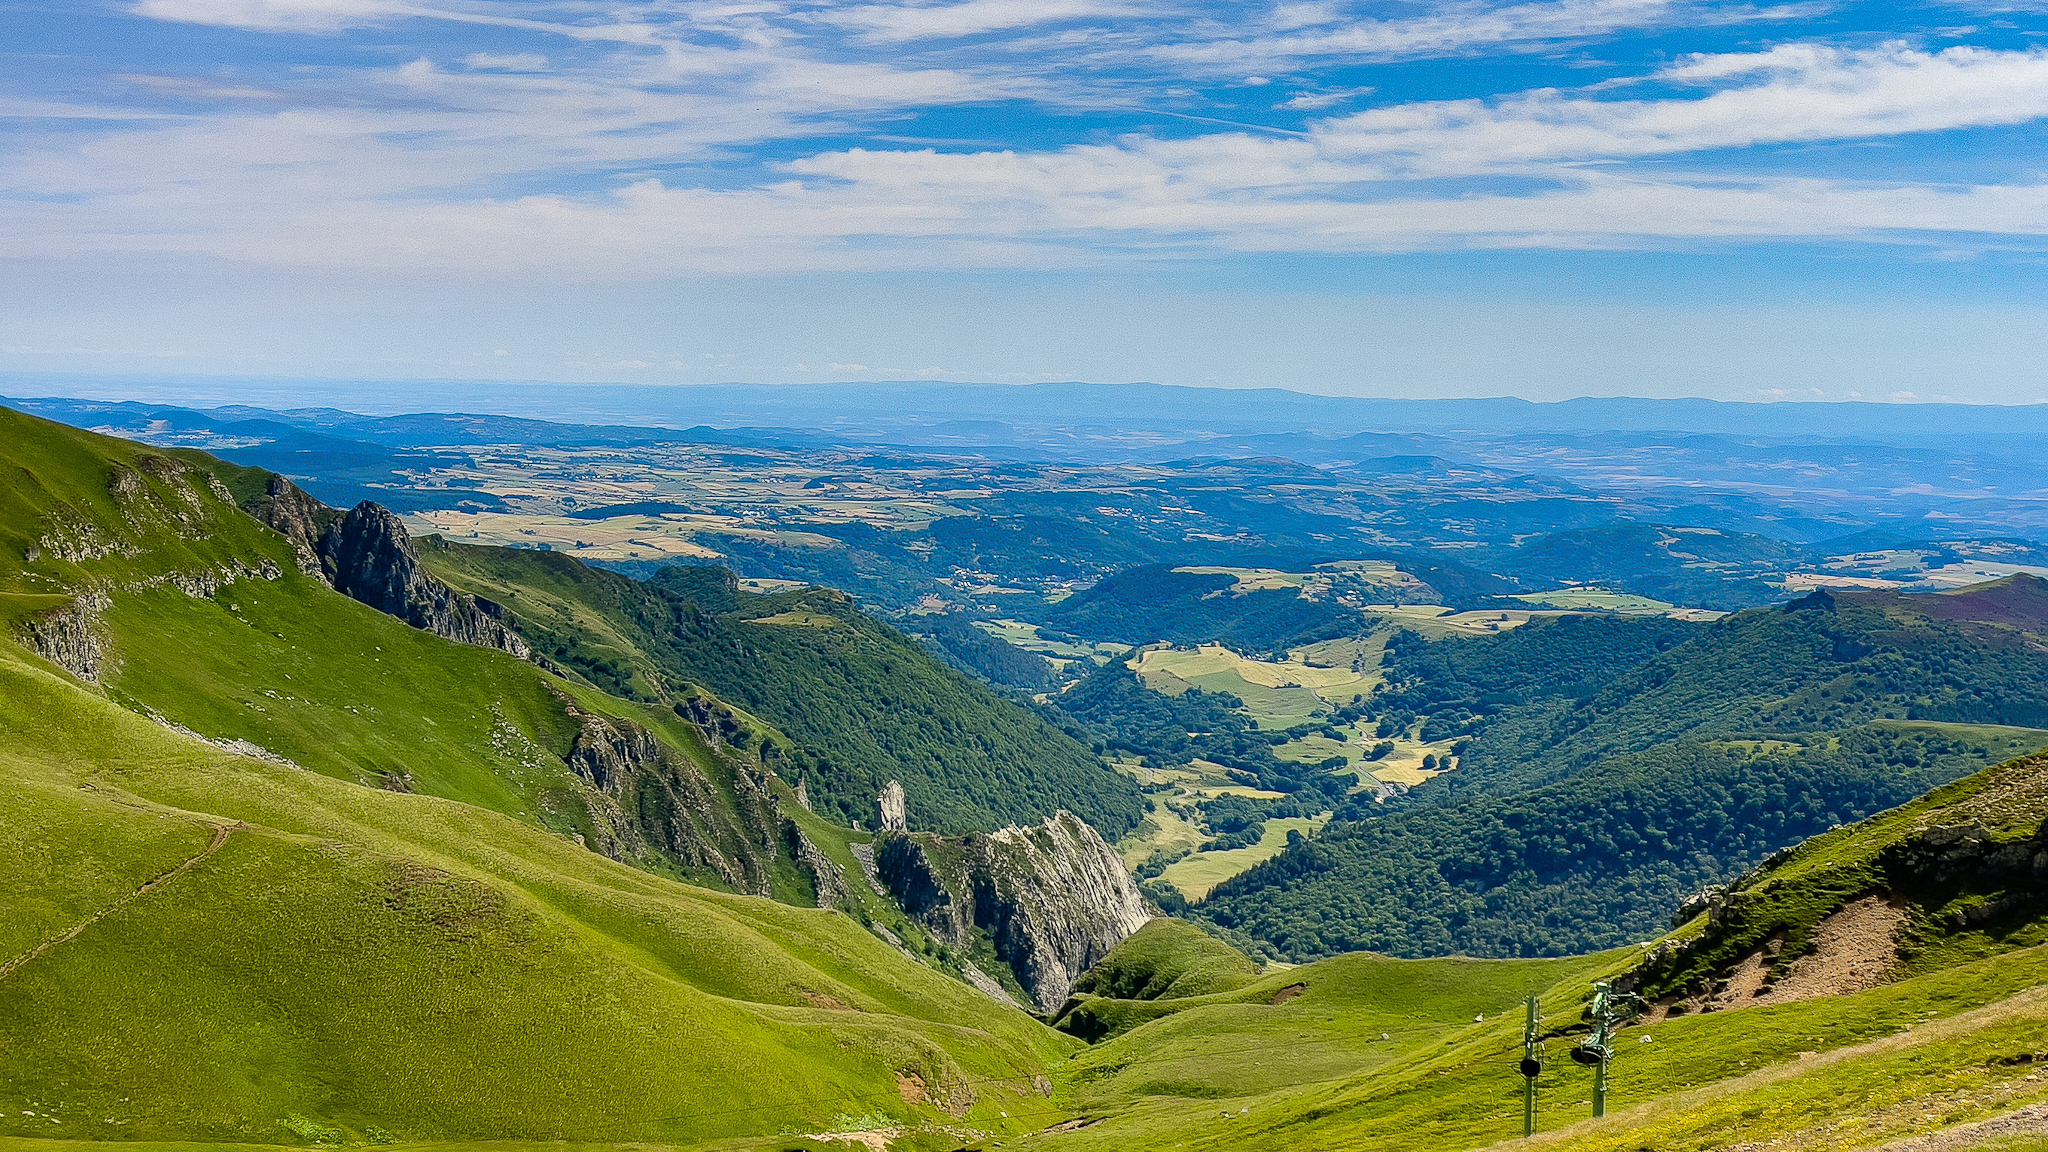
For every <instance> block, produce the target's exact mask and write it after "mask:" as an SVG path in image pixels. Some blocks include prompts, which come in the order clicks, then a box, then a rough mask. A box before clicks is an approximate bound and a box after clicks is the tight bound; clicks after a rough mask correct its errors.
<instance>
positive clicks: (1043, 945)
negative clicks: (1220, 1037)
mask: <svg viewBox="0 0 2048 1152" xmlns="http://www.w3.org/2000/svg"><path fill="white" fill-rule="evenodd" d="M928 843H929V844H931V845H934V846H937V845H940V844H941V843H942V842H941V841H939V840H937V839H936V838H934V837H931V836H928V835H923V834H920V835H919V836H903V835H897V836H887V837H884V838H883V839H881V840H880V841H878V847H877V851H876V862H877V864H878V866H879V867H878V871H879V872H880V874H881V878H882V880H883V881H884V882H885V883H886V884H887V885H888V887H889V891H890V893H891V894H892V895H894V896H895V897H896V899H897V901H898V903H900V904H901V905H902V906H903V909H904V910H905V911H906V912H909V913H910V914H911V915H912V916H914V917H916V918H917V920H918V922H919V923H921V924H922V925H924V927H925V928H926V929H927V930H928V931H930V932H931V933H932V934H933V935H935V936H937V937H938V938H939V939H941V940H944V941H946V942H947V943H949V944H953V945H956V946H957V945H961V944H964V943H965V942H966V941H967V939H968V937H969V935H970V934H971V932H972V931H973V930H974V929H976V928H979V929H981V930H982V931H985V932H987V933H988V935H989V939H990V941H991V942H992V943H994V945H995V949H996V953H997V954H998V955H1000V956H1001V957H1002V958H1003V959H1004V960H1005V961H1006V962H1008V964H1009V966H1010V970H1011V971H1012V972H1014V973H1015V974H1016V976H1017V981H1018V983H1020V984H1022V985H1023V986H1024V987H1025V989H1026V990H1027V991H1029V992H1030V993H1031V998H1032V1000H1033V1001H1035V1002H1036V1003H1037V1006H1038V1008H1039V1010H1040V1011H1043V1012H1046V1013H1048V1014H1050V1013H1052V1012H1055V1011H1057V1010H1058V1009H1059V1007H1060V1005H1061V1004H1063V1003H1064V1002H1065V1001H1066V999H1067V997H1068V996H1069V995H1070V994H1072V992H1073V990H1074V981H1076V980H1078V979H1080V977H1081V974H1082V973H1084V972H1086V971H1087V970H1088V969H1089V968H1091V967H1093V966H1094V965H1095V963H1096V962H1097V961H1099V960H1101V959H1102V958H1103V957H1104V956H1105V955H1107V954H1108V953H1109V950H1110V949H1111V948H1114V947H1116V946H1117V945H1118V944H1119V943H1121V942H1122V941H1123V940H1124V938H1125V937H1128V936H1129V935H1130V934H1131V933H1133V932H1136V931H1137V930H1138V929H1139V928H1140V927H1142V926H1143V925H1144V923H1145V922H1146V921H1147V920H1150V919H1151V918H1152V912H1151V909H1150V907H1149V906H1148V905H1147V904H1146V903H1145V897H1144V896H1143V895H1142V894H1141V893H1140V892H1139V891H1138V885H1137V883H1136V882H1135V881H1133V880H1132V879H1131V874H1130V872H1129V871H1127V870H1126V869H1125V868H1124V864H1123V861H1122V860H1121V859H1119V858H1118V856H1117V854H1116V850H1115V849H1113V848H1111V847H1110V846H1109V844H1108V842H1107V841H1105V840H1103V838H1102V836H1101V834H1100V833H1098V832H1096V831H1095V829H1094V828H1092V827H1090V826H1089V825H1088V823H1087V822H1086V821H1084V820H1082V819H1081V818H1080V817H1078V816H1075V815H1074V814H1073V813H1071V812H1060V813H1059V814H1057V815H1055V816H1053V817H1051V818H1049V819H1047V820H1046V821H1045V822H1044V823H1043V824H1036V825H1032V826H1031V827H1028V828H1017V827H1011V828H1005V829H1003V830H1002V831H1000V832H995V833H992V834H982V833H971V834H969V835H968V836H966V837H963V838H962V839H960V840H957V841H944V842H943V844H945V845H948V846H950V847H949V848H948V849H947V850H945V851H941V852H939V853H937V854H934V853H932V852H927V851H926V845H927V844H928ZM941 859H944V860H950V861H954V863H949V864H944V865H942V864H940V863H939V861H940V860H941Z"/></svg>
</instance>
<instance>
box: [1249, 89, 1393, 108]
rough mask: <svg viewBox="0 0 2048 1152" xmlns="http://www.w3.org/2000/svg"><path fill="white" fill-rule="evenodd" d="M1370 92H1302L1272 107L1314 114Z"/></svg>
mask: <svg viewBox="0 0 2048 1152" xmlns="http://www.w3.org/2000/svg"><path fill="white" fill-rule="evenodd" d="M1371 91H1372V89H1371V88H1370V87H1366V88H1335V89H1331V90H1329V91H1326V92H1302V93H1299V94H1297V95H1295V96H1294V97H1292V98H1290V99H1287V100H1282V101H1281V102H1280V103H1278V104H1275V105H1273V107H1275V108H1287V109H1291V110H1296V111H1304V112H1315V111H1319V110H1321V109H1324V108H1333V107H1335V106H1337V105H1339V104H1342V103H1344V102H1345V101H1346V100H1352V99H1356V98H1357V97H1360V96H1364V95H1366V94H1367V93H1370V92H1371Z"/></svg>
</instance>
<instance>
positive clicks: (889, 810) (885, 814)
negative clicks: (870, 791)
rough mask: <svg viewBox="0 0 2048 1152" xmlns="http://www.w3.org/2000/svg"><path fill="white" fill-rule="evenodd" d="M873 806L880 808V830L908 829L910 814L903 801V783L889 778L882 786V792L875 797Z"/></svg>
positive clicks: (906, 830)
mask: <svg viewBox="0 0 2048 1152" xmlns="http://www.w3.org/2000/svg"><path fill="white" fill-rule="evenodd" d="M875 807H876V808H877V809H879V810H880V814H881V819H882V825H881V827H882V831H884V832H908V831H910V815H909V812H908V810H907V809H906V807H905V805H904V801H903V783H902V781H900V780H891V781H889V782H888V783H887V784H884V785H883V786H882V794H881V795H880V796H877V797H875Z"/></svg>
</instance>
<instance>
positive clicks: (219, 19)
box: [134, 0, 414, 32]
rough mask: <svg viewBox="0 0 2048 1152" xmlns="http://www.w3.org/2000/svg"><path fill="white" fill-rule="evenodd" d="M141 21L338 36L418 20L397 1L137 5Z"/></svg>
mask: <svg viewBox="0 0 2048 1152" xmlns="http://www.w3.org/2000/svg"><path fill="white" fill-rule="evenodd" d="M134 10H135V12H136V14H137V15H141V16H147V17H149V18H150V19H152V20H169V21H173V22H176V23H182V24H220V25H226V26H228V27H231V28H255V29H261V30H263V31H267V32H338V31H340V30H342V29H344V28H357V27H362V26H363V25H368V24H380V23H383V22H385V21H389V20H392V19H396V18H399V17H403V16H409V15H413V14H414V9H413V6H412V5H410V4H404V3H399V2H397V0H138V2H137V3H136V5H135V9H134Z"/></svg>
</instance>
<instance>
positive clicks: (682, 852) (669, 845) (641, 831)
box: [562, 697, 851, 908]
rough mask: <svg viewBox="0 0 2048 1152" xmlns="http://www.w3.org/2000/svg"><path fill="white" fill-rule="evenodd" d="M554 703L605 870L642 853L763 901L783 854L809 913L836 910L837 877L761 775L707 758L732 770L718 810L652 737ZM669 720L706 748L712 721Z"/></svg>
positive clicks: (750, 766) (737, 763) (704, 782)
mask: <svg viewBox="0 0 2048 1152" xmlns="http://www.w3.org/2000/svg"><path fill="white" fill-rule="evenodd" d="M563 703H564V704H565V705H566V711H567V712H568V714H569V715H570V717H571V718H572V719H574V720H576V721H577V723H578V724H579V725H580V726H581V727H580V729H579V730H578V731H577V733H576V739H575V741H574V743H572V744H571V745H570V748H569V752H568V754H567V755H565V756H563V757H562V759H563V762H564V763H566V764H568V766H569V767H570V768H571V769H572V770H574V771H575V773H576V775H577V776H578V777H580V778H581V779H582V781H583V782H584V784H586V785H588V795H587V797H586V804H585V808H586V811H587V812H588V813H589V815H590V818H591V822H592V825H593V830H594V831H595V832H596V842H595V843H594V844H591V845H590V847H592V848H595V849H596V850H597V851H599V852H601V853H603V854H604V855H606V856H610V857H611V858H613V859H615V860H628V859H631V858H633V857H636V856H639V855H641V854H642V853H644V852H646V851H647V850H648V849H650V848H652V849H654V850H657V851H659V852H661V853H662V854H663V855H665V856H667V857H668V858H669V859H671V860H674V861H676V862H677V863H680V864H682V865H684V866H685V867H690V868H703V869H706V870H708V871H711V872H715V873H717V874H718V876H719V878H720V879H722V880H724V881H725V882H726V884H728V885H730V886H731V887H732V888H733V889H734V890H735V891H739V892H748V893H752V894H753V895H756V896H767V895H769V894H770V893H771V891H772V888H773V876H772V873H773V870H774V868H775V862H776V860H777V859H779V858H781V857H782V854H783V853H787V858H788V859H789V860H790V861H792V862H793V863H795V864H796V866H797V867H798V868H799V869H801V870H802V871H803V872H804V874H805V875H806V876H807V877H809V879H810V881H811V886H812V888H813V889H814V890H815V891H816V892H817V896H818V906H819V907H821V908H834V907H838V906H840V905H841V904H844V903H846V901H847V900H848V898H849V897H850V895H851V894H850V893H849V892H848V890H847V886H846V873H845V870H844V869H842V868H840V867H839V866H838V865H837V864H835V863H833V862H832V858H831V857H829V856H827V855H825V853H824V851H823V850H822V849H820V848H819V847H818V846H817V845H816V844H815V843H814V842H812V840H811V838H810V837H809V836H807V835H805V834H804V831H803V829H802V827H800V826H799V825H798V824H797V823H796V821H795V820H793V819H791V818H790V817H789V815H788V814H787V813H785V812H784V811H783V808H782V802H781V801H780V800H778V799H777V798H776V797H775V794H774V793H773V792H772V791H771V790H770V788H769V780H768V771H767V769H766V768H765V766H762V765H757V764H756V763H753V762H751V761H749V760H748V759H747V758H745V757H743V756H741V755H739V754H738V753H736V752H734V751H732V750H730V749H726V750H723V751H718V752H717V753H716V754H718V755H722V756H723V757H724V758H725V760H726V763H727V765H728V766H729V767H730V768H731V770H732V782H733V786H732V793H733V795H732V801H733V802H732V804H731V805H730V806H727V805H724V804H722V803H721V802H720V798H719V796H718V794H717V791H716V786H715V785H713V784H712V782H711V781H710V780H709V779H708V778H706V777H705V775H704V773H703V772H702V771H700V770H699V769H698V768H697V766H696V765H695V764H693V763H691V762H690V761H689V760H688V759H687V758H686V757H684V756H683V755H681V754H680V753H678V752H676V751H675V749H673V748H671V747H670V746H669V745H667V744H665V743H663V742H662V741H661V740H659V739H657V738H656V737H655V735H654V733H652V732H650V731H648V730H647V729H646V728H643V727H641V726H640V725H638V724H635V723H633V722H632V721H630V720H622V719H617V718H614V717H609V716H598V715H593V714H591V713H589V712H586V711H584V710H583V709H581V708H578V707H577V706H576V705H575V704H573V703H571V702H569V701H568V699H567V698H566V697H564V698H563ZM677 714H678V715H680V716H682V717H683V718H685V719H687V720H690V721H691V722H692V723H694V724H696V725H697V726H698V729H699V731H700V732H703V733H705V734H706V743H707V744H710V743H712V740H713V738H714V737H715V734H716V733H717V732H718V727H717V725H716V720H717V717H716V716H713V715H711V714H709V713H708V712H706V713H703V714H699V712H698V710H693V709H690V708H688V707H681V708H678V709H677ZM714 747H715V746H714Z"/></svg>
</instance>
